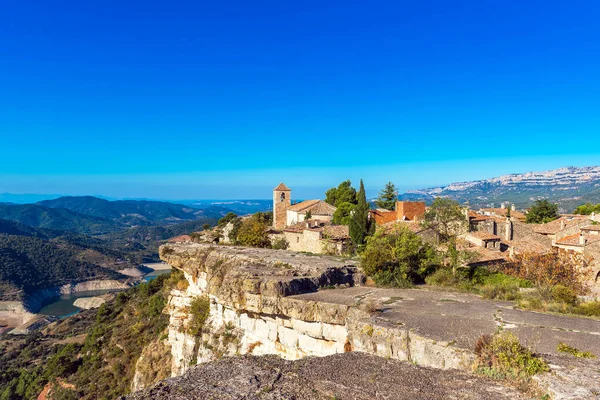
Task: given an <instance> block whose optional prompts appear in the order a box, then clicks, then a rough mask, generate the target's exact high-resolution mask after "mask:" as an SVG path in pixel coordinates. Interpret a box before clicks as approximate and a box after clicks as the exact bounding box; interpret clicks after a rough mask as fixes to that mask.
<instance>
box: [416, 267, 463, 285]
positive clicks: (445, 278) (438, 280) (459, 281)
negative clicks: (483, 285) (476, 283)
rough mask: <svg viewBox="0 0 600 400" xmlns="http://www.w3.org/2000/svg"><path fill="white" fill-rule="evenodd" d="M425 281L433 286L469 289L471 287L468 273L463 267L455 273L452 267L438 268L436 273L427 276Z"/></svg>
mask: <svg viewBox="0 0 600 400" xmlns="http://www.w3.org/2000/svg"><path fill="white" fill-rule="evenodd" d="M425 283H427V284H428V285H433V286H451V287H457V288H466V289H467V290H469V289H470V288H471V284H470V281H469V278H468V274H467V273H466V271H465V270H464V269H462V268H461V269H459V270H457V271H456V273H455V274H453V273H452V269H451V268H438V269H437V270H436V271H435V272H434V273H432V274H430V275H428V276H427V277H425Z"/></svg>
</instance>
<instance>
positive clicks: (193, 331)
mask: <svg viewBox="0 0 600 400" xmlns="http://www.w3.org/2000/svg"><path fill="white" fill-rule="evenodd" d="M209 314H210V299H209V298H208V296H199V297H196V298H194V299H193V300H192V302H191V304H190V315H191V320H190V323H189V325H188V333H189V334H190V335H194V336H198V335H199V334H201V333H202V328H204V323H205V322H206V319H207V318H208V316H209Z"/></svg>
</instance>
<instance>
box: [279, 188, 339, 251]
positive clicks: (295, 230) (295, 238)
mask: <svg viewBox="0 0 600 400" xmlns="http://www.w3.org/2000/svg"><path fill="white" fill-rule="evenodd" d="M335 211H336V208H335V207H334V206H332V205H331V204H328V203H326V202H324V201H323V200H305V201H302V202H300V203H296V204H292V190H291V189H290V188H288V187H287V186H286V185H285V184H283V183H280V184H279V185H278V186H277V187H276V188H275V189H273V230H274V231H275V232H274V233H273V234H272V239H275V238H284V239H285V240H286V241H287V243H288V249H289V250H293V251H303V252H310V253H316V254H323V253H329V254H341V253H343V252H344V251H345V250H346V247H347V244H348V243H349V241H350V235H349V232H348V227H347V226H345V225H333V224H332V220H333V213H335Z"/></svg>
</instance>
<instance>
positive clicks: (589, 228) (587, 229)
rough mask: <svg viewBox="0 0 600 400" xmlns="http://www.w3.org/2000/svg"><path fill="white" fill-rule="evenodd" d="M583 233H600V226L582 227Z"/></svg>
mask: <svg viewBox="0 0 600 400" xmlns="http://www.w3.org/2000/svg"><path fill="white" fill-rule="evenodd" d="M581 230H582V231H596V232H600V225H588V226H583V227H581Z"/></svg>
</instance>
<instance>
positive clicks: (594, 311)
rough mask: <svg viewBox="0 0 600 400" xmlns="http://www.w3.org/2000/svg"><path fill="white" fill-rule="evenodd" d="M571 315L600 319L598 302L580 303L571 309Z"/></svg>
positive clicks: (599, 302)
mask: <svg viewBox="0 0 600 400" xmlns="http://www.w3.org/2000/svg"><path fill="white" fill-rule="evenodd" d="M572 313H573V314H579V315H585V316H588V317H600V301H590V302H586V303H580V304H578V305H576V306H575V307H573V309H572Z"/></svg>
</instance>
